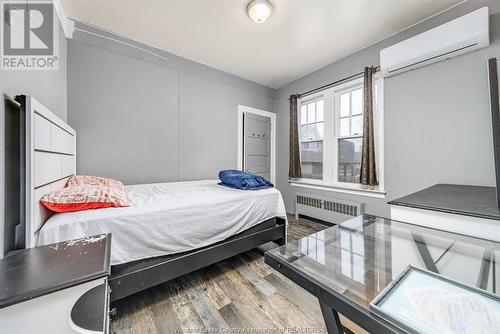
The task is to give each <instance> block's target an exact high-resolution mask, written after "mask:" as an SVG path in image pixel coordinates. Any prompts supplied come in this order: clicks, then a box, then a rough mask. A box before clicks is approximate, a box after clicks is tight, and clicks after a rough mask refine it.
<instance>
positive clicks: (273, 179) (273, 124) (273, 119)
mask: <svg viewBox="0 0 500 334" xmlns="http://www.w3.org/2000/svg"><path fill="white" fill-rule="evenodd" d="M245 112H248V113H251V114H254V115H259V116H263V117H269V118H270V119H271V180H270V181H271V182H272V183H274V184H276V114H275V113H273V112H270V111H265V110H261V109H255V108H251V107H247V106H243V105H241V104H238V138H237V143H238V150H237V153H238V155H237V158H236V161H237V168H238V169H239V170H243V113H245Z"/></svg>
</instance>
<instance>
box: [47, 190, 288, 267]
mask: <svg viewBox="0 0 500 334" xmlns="http://www.w3.org/2000/svg"><path fill="white" fill-rule="evenodd" d="M126 189H127V193H128V197H129V200H130V203H131V207H127V208H106V209H97V210H87V211H80V212H69V213H60V214H56V215H54V216H52V217H51V218H50V219H49V220H48V221H47V222H46V223H45V224H44V225H43V227H42V228H41V230H40V232H39V237H38V245H39V246H40V245H46V244H50V243H54V242H59V241H64V240H71V239H77V238H81V237H85V236H92V235H96V234H102V233H112V239H111V244H112V246H111V264H113V265H115V264H120V263H126V262H130V261H134V260H139V259H143V258H148V257H154V256H160V255H166V254H174V253H179V252H184V251H188V250H192V249H196V248H200V247H203V246H207V245H210V244H213V243H216V242H219V241H222V240H224V239H227V238H229V237H231V236H233V235H235V234H238V233H240V232H243V231H245V230H246V229H249V228H250V227H252V226H255V225H257V224H259V223H261V222H263V221H265V220H267V219H270V218H272V217H282V218H285V219H286V212H285V206H284V203H283V199H282V197H281V194H280V192H279V191H278V190H276V189H274V188H270V189H263V190H257V191H243V190H236V189H230V188H227V187H224V186H221V185H218V184H217V181H193V182H172V183H156V184H142V185H134V186H127V187H126Z"/></svg>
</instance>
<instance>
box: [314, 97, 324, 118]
mask: <svg viewBox="0 0 500 334" xmlns="http://www.w3.org/2000/svg"><path fill="white" fill-rule="evenodd" d="M323 107H324V103H323V100H321V101H318V102H316V122H323V119H324V117H323Z"/></svg>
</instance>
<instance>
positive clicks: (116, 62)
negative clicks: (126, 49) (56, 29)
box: [68, 40, 178, 184]
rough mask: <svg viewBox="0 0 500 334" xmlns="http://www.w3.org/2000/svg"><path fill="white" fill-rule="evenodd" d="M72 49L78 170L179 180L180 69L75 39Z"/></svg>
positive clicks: (139, 179) (129, 179)
mask: <svg viewBox="0 0 500 334" xmlns="http://www.w3.org/2000/svg"><path fill="white" fill-rule="evenodd" d="M68 54H69V60H68V101H69V104H68V110H69V115H68V122H69V124H71V125H72V126H73V127H74V129H75V130H76V131H77V133H78V141H77V152H78V162H77V164H78V165H77V170H78V173H80V174H88V175H100V176H105V177H114V178H117V179H119V180H122V181H123V182H125V183H127V184H133V183H148V182H160V181H173V180H177V177H178V170H177V158H176V157H177V154H178V152H177V148H178V145H177V139H178V129H177V125H178V73H177V72H175V71H172V70H170V69H168V68H165V67H163V66H158V65H155V64H152V63H149V62H144V61H140V60H137V59H135V58H131V57H128V56H125V55H121V54H116V53H114V52H110V51H107V50H104V49H101V48H96V47H92V46H89V45H86V44H83V43H80V42H77V41H73V40H70V41H69V43H68Z"/></svg>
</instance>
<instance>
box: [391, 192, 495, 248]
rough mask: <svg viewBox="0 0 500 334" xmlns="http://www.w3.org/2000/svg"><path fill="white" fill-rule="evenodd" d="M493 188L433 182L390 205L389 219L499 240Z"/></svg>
mask: <svg viewBox="0 0 500 334" xmlns="http://www.w3.org/2000/svg"><path fill="white" fill-rule="evenodd" d="M496 203H497V202H496V195H495V188H493V187H480V186H468V185H455V184H436V185H434V186H432V187H430V188H427V189H424V190H421V191H418V192H416V193H413V194H410V195H408V196H405V197H401V198H398V199H395V200H393V201H391V202H389V204H390V205H391V219H393V220H399V221H403V222H407V223H411V224H415V225H420V226H426V227H432V228H435V229H440V230H444V231H450V232H455V233H460V234H464V235H467V236H473V237H477V238H482V239H488V240H494V241H500V209H499V208H498V207H497V204H496Z"/></svg>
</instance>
